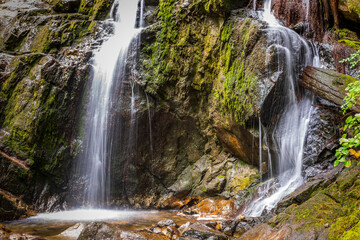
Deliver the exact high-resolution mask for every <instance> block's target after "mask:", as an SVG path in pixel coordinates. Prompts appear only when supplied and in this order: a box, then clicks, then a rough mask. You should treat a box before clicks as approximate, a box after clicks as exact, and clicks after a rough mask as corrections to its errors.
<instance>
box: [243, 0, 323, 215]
mask: <svg viewBox="0 0 360 240" xmlns="http://www.w3.org/2000/svg"><path fill="white" fill-rule="evenodd" d="M271 5H272V3H271V0H266V1H265V5H264V12H261V13H260V18H262V20H264V21H265V22H267V23H268V26H269V28H268V41H269V48H270V47H275V48H276V49H277V54H278V58H279V60H278V66H279V71H283V74H284V77H285V80H284V81H285V82H284V84H283V87H284V91H283V94H284V96H283V97H284V102H285V103H284V106H285V107H284V109H283V112H282V114H280V117H279V120H278V122H277V123H276V124H275V126H274V128H273V131H272V133H269V134H271V135H270V136H265V141H267V140H266V139H267V137H270V138H271V139H272V141H273V144H274V145H275V148H276V149H277V152H278V154H277V155H276V156H273V157H274V159H276V163H277V164H276V167H277V173H278V177H277V178H276V179H269V180H268V181H267V182H265V183H263V184H262V185H261V186H260V187H259V189H258V192H257V197H256V199H255V200H254V201H253V202H251V203H250V204H249V205H248V206H247V208H246V209H245V210H244V212H243V215H245V216H252V217H256V216H260V215H262V214H263V213H265V212H267V211H270V210H271V209H273V208H274V207H276V205H277V203H278V202H279V201H280V200H281V199H283V198H284V197H285V196H286V195H288V194H290V193H291V192H293V191H294V190H295V189H296V188H298V187H299V186H300V185H301V184H303V182H304V180H303V176H302V162H303V152H304V143H305V137H306V132H307V128H308V124H309V121H310V116H311V112H312V101H313V100H312V95H311V94H309V93H306V92H305V93H304V94H303V95H302V98H301V99H300V100H299V99H298V97H299V87H298V84H297V77H298V75H299V71H300V69H301V67H304V66H307V65H314V66H318V65H319V57H318V54H317V50H316V48H315V47H314V46H313V45H312V44H310V43H308V42H307V41H306V40H304V39H303V38H302V37H301V36H300V35H298V34H297V33H296V32H294V31H293V30H290V29H288V28H286V27H284V26H282V25H281V24H280V23H279V21H278V20H277V19H276V18H275V16H274V15H273V13H272V11H271ZM306 8H308V7H307V6H306ZM281 64H282V65H283V66H284V67H283V69H280V66H281ZM259 125H260V131H261V122H260V123H259ZM260 138H262V135H261V133H260ZM261 141H262V139H260V143H261ZM260 148H262V146H261V145H260ZM259 152H260V155H261V152H262V150H261V149H260V150H259ZM269 157H270V158H272V156H269ZM260 159H261V160H262V158H261V157H260ZM270 162H271V161H270ZM260 166H261V165H260ZM270 167H271V166H270ZM260 172H261V171H260Z"/></svg>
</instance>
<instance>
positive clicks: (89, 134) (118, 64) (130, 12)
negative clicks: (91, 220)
mask: <svg viewBox="0 0 360 240" xmlns="http://www.w3.org/2000/svg"><path fill="white" fill-rule="evenodd" d="M138 5H139V3H138V1H135V0H115V2H114V4H113V6H112V10H111V14H110V16H111V19H108V20H107V22H106V24H109V25H111V26H112V28H113V34H112V35H111V36H110V37H109V38H108V39H107V40H106V41H104V43H103V44H102V46H101V47H100V49H99V51H98V52H96V53H95V54H94V58H93V78H92V81H91V87H90V92H89V102H88V107H87V115H86V116H87V120H86V125H85V136H84V152H83V155H82V157H81V159H80V171H81V174H82V176H83V177H84V178H85V179H86V183H85V186H84V198H85V199H84V201H85V203H87V204H88V205H90V206H98V205H105V204H106V203H107V202H108V200H109V191H110V190H109V189H110V172H109V170H110V160H111V148H112V144H113V129H112V127H111V121H110V119H111V114H112V109H114V108H115V107H116V106H115V105H116V103H115V102H116V100H115V99H116V98H117V97H118V96H117V94H118V93H119V92H121V90H120V88H121V87H122V85H123V81H124V78H125V70H126V64H127V57H128V52H129V46H130V44H131V42H132V41H133V39H134V38H135V36H136V35H137V34H138V33H139V29H138V28H136V22H137V16H138ZM140 5H141V7H143V2H141V3H140ZM141 17H142V9H140V23H139V25H141V24H142V20H141ZM133 85H134V83H133V84H132V96H133V93H134V87H133ZM133 107H134V100H133V98H132V100H131V109H132V110H133ZM131 114H132V116H131V117H133V111H132V113H131Z"/></svg>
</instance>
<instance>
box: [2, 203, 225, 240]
mask: <svg viewBox="0 0 360 240" xmlns="http://www.w3.org/2000/svg"><path fill="white" fill-rule="evenodd" d="M166 219H171V220H173V221H174V222H175V223H176V224H177V225H178V226H181V225H183V224H185V223H187V222H191V223H194V222H199V221H200V222H203V223H206V222H209V221H211V220H220V219H221V218H217V217H216V216H210V217H201V218H199V216H185V215H182V214H180V213H179V212H178V211H158V210H148V211H143V210H139V211H137V210H108V209H77V210H70V211H62V212H54V213H40V214H38V215H36V216H33V217H30V218H26V219H22V220H17V221H11V222H3V223H2V224H3V225H4V226H6V227H7V228H9V229H10V230H11V231H12V232H14V233H18V234H26V235H31V236H36V237H39V238H40V239H57V240H60V239H61V240H70V239H77V238H78V236H79V235H80V233H81V231H82V230H83V229H84V226H85V225H86V224H89V223H91V222H105V223H107V224H111V225H113V226H114V227H116V228H117V229H120V230H123V231H137V230H141V229H148V228H151V227H152V226H155V225H156V224H157V223H158V222H159V221H162V220H166ZM30 239H31V238H30Z"/></svg>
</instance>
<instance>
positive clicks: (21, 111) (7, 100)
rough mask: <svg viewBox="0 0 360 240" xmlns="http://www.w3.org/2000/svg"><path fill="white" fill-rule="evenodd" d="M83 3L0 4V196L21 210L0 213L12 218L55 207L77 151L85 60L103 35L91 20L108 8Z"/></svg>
mask: <svg viewBox="0 0 360 240" xmlns="http://www.w3.org/2000/svg"><path fill="white" fill-rule="evenodd" d="M88 2H89V1H47V2H46V1H22V0H17V1H1V3H0V15H1V16H2V17H1V21H0V65H1V67H0V72H1V80H0V87H1V88H0V99H1V100H0V102H1V103H0V119H1V121H0V122H1V124H0V149H1V153H2V156H1V157H0V166H1V167H0V169H1V170H0V172H1V176H2V177H1V179H0V181H1V184H0V185H1V186H0V191H1V192H4V193H6V194H1V195H2V201H5V200H6V201H9V197H7V196H13V197H14V199H18V200H20V202H21V203H22V204H24V205H23V206H17V208H18V210H14V209H13V210H9V209H10V208H9V209H7V210H9V211H13V215H12V217H11V218H18V217H20V216H23V215H26V211H23V210H21V209H26V208H27V207H26V204H30V205H33V206H34V207H35V208H36V209H37V210H38V209H43V210H46V209H55V208H59V207H60V208H61V202H63V199H64V195H63V194H64V191H65V189H66V185H67V183H68V179H69V168H70V167H71V162H72V160H73V159H74V158H75V156H76V153H77V152H78V145H79V144H78V142H77V141H76V140H75V139H74V138H75V135H76V134H75V133H76V126H77V122H79V116H80V115H79V109H80V106H81V104H80V103H81V98H82V95H83V89H84V86H86V79H87V75H88V72H89V63H88V61H89V59H90V57H91V54H92V53H91V52H92V50H93V49H94V48H96V42H95V39H96V38H97V37H98V36H99V34H100V32H103V31H100V30H101V29H102V28H100V27H101V26H102V24H101V23H97V22H95V21H93V20H94V19H100V18H101V17H104V16H105V15H107V13H108V11H109V7H110V4H111V1H97V3H96V4H95V5H93V4H92V6H89V3H88ZM60 6H61V7H60ZM61 9H63V10H64V11H65V12H66V13H67V14H64V12H61V11H62V10H61ZM54 11H57V12H56V13H55V12H54ZM13 197H11V199H12V198H13ZM11 201H12V200H10V202H11ZM16 202H18V201H16ZM34 204H35V205H34ZM3 206H5V204H2V205H1V207H3ZM5 208H7V207H5ZM5 210H6V209H5ZM7 210H6V211H7ZM19 211H20V212H19ZM0 215H1V217H0V219H1V220H4V219H2V218H3V217H4V216H5V215H2V214H0ZM6 216H7V218H9V216H11V213H8V214H6ZM7 220H10V219H7Z"/></svg>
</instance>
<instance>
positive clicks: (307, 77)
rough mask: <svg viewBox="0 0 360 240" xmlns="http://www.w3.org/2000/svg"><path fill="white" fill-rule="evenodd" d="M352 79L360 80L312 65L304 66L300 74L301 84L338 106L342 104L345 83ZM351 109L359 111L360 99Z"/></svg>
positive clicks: (344, 94)
mask: <svg viewBox="0 0 360 240" xmlns="http://www.w3.org/2000/svg"><path fill="white" fill-rule="evenodd" d="M354 81H360V80H359V79H356V78H353V77H351V76H349V75H345V74H341V73H339V72H336V71H333V70H328V69H322V68H316V67H312V66H307V67H305V68H304V70H303V73H302V75H301V76H300V85H301V86H303V87H304V88H306V89H308V90H310V91H312V92H314V93H316V94H317V95H319V96H321V97H323V98H325V99H327V100H329V101H331V102H333V103H335V104H337V105H339V106H341V105H343V104H344V100H343V99H344V97H345V96H346V91H345V88H346V86H347V84H349V83H351V82H354ZM352 110H353V111H356V112H360V99H359V101H358V103H357V104H356V106H354V107H353V108H352Z"/></svg>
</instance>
